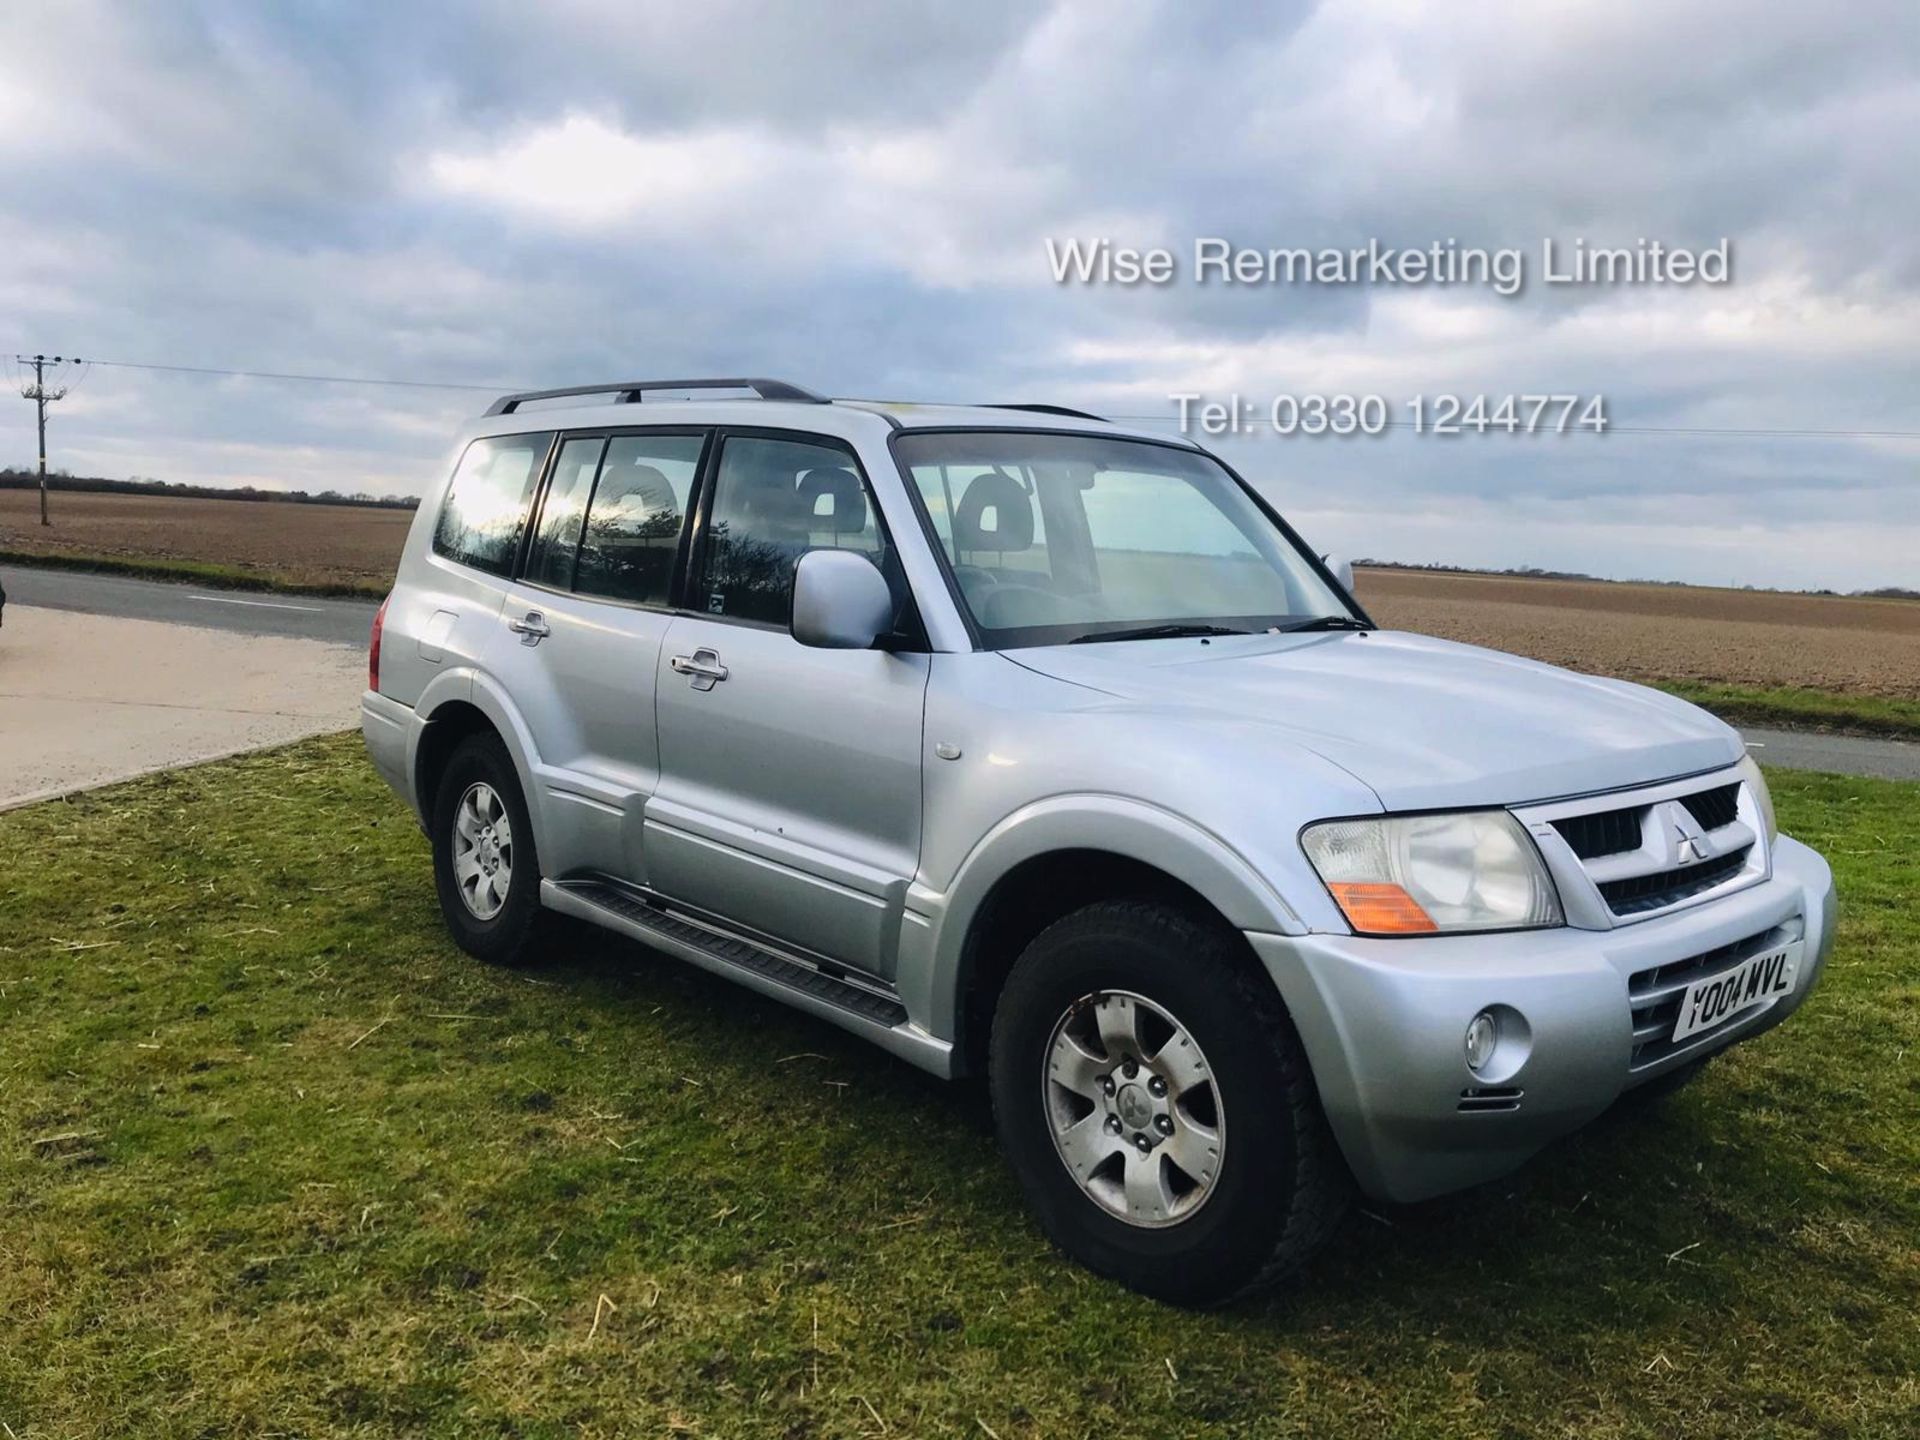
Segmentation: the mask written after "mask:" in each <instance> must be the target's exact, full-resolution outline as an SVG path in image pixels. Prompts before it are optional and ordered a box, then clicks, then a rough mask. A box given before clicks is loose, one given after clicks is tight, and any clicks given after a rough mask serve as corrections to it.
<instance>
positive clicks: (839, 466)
mask: <svg viewBox="0 0 1920 1440" xmlns="http://www.w3.org/2000/svg"><path fill="white" fill-rule="evenodd" d="M701 548H702V550H703V552H704V558H703V562H702V565H701V569H700V575H699V577H698V580H697V582H696V584H695V586H694V589H693V593H692V595H691V596H690V598H689V601H688V603H689V604H690V605H692V606H693V607H694V608H695V609H700V610H705V611H706V612H707V613H709V614H712V615H725V616H729V617H732V618H736V619H741V620H759V621H764V622H767V623H770V624H776V625H784V624H786V623H787V619H788V616H789V614H790V612H791V610H792V607H793V572H794V568H795V567H796V566H797V565H799V563H800V557H801V556H802V555H804V554H806V553H807V552H808V551H809V550H821V549H829V548H831V549H838V550H856V551H859V552H860V553H861V554H863V555H866V556H867V557H868V558H869V559H871V560H872V561H873V562H874V563H875V564H876V565H878V566H879V567H880V569H881V573H882V574H887V575H888V576H889V583H894V584H895V591H894V593H895V594H896V595H898V594H899V593H900V588H899V586H898V584H897V582H896V580H895V577H894V576H893V575H892V574H891V571H892V569H893V567H892V564H891V558H890V556H889V555H888V553H887V546H886V540H885V536H884V533H883V532H882V530H881V528H880V517H879V516H878V515H877V514H876V513H875V511H874V507H873V502H872V499H871V497H870V496H869V495H868V493H867V487H866V484H865V482H864V481H863V480H862V479H861V478H860V474H859V472H858V471H857V470H855V469H854V463H853V457H852V456H850V455H849V454H847V452H846V451H844V450H840V449H836V448H834V447H833V446H830V445H814V444H809V443H807V442H805V441H800V440H777V439H766V438H762V437H758V436H735V437H733V438H732V439H729V440H728V441H727V444H726V449H724V450H723V451H721V453H720V469H719V474H718V476H717V477H716V479H715V481H714V492H713V508H712V511H711V512H710V514H709V515H708V519H707V529H706V538H705V540H704V541H703V543H702V547H701Z"/></svg>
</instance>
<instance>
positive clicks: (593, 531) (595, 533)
mask: <svg viewBox="0 0 1920 1440" xmlns="http://www.w3.org/2000/svg"><path fill="white" fill-rule="evenodd" d="M705 446H706V437H705V436H702V435H616V436H614V437H613V438H612V439H611V440H609V441H608V442H607V451H606V458H605V459H604V460H603V461H602V462H601V465H600V479H599V481H598V483H597V484H595V485H594V487H593V499H592V500H591V501H590V502H589V503H588V505H587V519H586V525H585V528H584V529H583V530H582V532H581V536H580V565H579V569H578V571H577V573H576V574H575V577H574V589H576V590H578V591H579V592H580V593H581V594H582V595H598V596H600V597H602V598H604V599H608V600H625V601H628V602H630V603H632V604H636V605H665V604H666V603H667V602H668V599H669V598H670V596H671V594H672V590H673V565H674V560H675V558H676V557H677V556H678V555H679V553H680V532H681V530H682V529H683V528H684V527H685V525H686V519H687V497H688V496H689V495H691V494H692V493H693V477H694V473H695V472H696V471H697V470H698V469H699V468H700V452H701V450H702V449H704V448H705Z"/></svg>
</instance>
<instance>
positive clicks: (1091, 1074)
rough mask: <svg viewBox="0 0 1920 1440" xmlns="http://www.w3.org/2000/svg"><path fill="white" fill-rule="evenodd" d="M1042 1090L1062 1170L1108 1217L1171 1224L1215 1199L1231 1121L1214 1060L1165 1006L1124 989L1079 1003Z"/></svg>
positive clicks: (1059, 1030)
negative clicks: (1225, 1110) (1217, 1084)
mask: <svg viewBox="0 0 1920 1440" xmlns="http://www.w3.org/2000/svg"><path fill="white" fill-rule="evenodd" d="M1041 1091H1042V1097H1043V1101H1044V1104H1045V1114H1046V1118H1047V1122H1048V1129H1049V1131H1050V1133H1051V1134H1052V1136H1053V1143H1054V1149H1055V1150H1056V1152H1057V1153H1058V1154H1059V1156H1060V1160H1061V1163H1062V1164H1064V1165H1065V1166H1066V1167H1067V1171H1068V1173H1069V1174H1071V1175H1072V1176H1073V1178H1074V1182H1075V1183H1076V1184H1078V1185H1079V1187H1080V1189H1081V1190H1082V1191H1083V1192H1084V1193H1085V1194H1086V1195H1087V1197H1088V1198H1089V1199H1091V1200H1092V1201H1093V1202H1094V1203H1095V1204H1097V1205H1099V1206H1100V1207H1101V1208H1102V1209H1104V1210H1106V1211H1107V1212H1108V1213H1109V1214H1112V1215H1115V1216H1117V1217H1119V1218H1120V1219H1122V1220H1125V1221H1126V1222H1127V1223H1129V1224H1131V1225H1140V1226H1146V1227H1156V1226H1162V1225H1172V1224H1176V1223H1178V1222H1179V1221H1182V1220H1184V1219H1186V1218H1187V1217H1188V1216H1189V1215H1191V1214H1193V1212H1194V1211H1195V1210H1197V1209H1199V1208H1200V1206H1201V1205H1203V1204H1204V1203H1206V1200H1207V1197H1208V1196H1209V1195H1211V1194H1212V1193H1213V1189H1214V1182H1215V1180H1216V1179H1217V1178H1218V1176H1219V1173H1220V1157H1221V1155H1222V1154H1223V1153H1224V1148H1225V1143H1226V1117H1225V1114H1224V1113H1223V1111H1222V1108H1221V1104H1220V1097H1219V1094H1218V1092H1217V1090H1216V1087H1215V1085H1214V1082H1213V1071H1212V1068H1211V1067H1210V1066H1209V1065H1208V1064H1207V1059H1206V1056H1205V1055H1203V1054H1202V1053H1201V1051H1200V1047H1199V1046H1198V1045H1197V1044H1196V1043H1195V1042H1194V1040H1193V1037H1192V1036H1191V1035H1190V1034H1189V1033H1188V1031H1187V1029H1186V1027H1185V1026H1184V1025H1182V1024H1181V1023H1180V1022H1179V1020H1177V1019H1176V1018H1175V1017H1174V1016H1173V1015H1172V1014H1171V1013H1170V1012H1169V1011H1168V1010H1167V1009H1166V1008H1165V1007H1164V1006H1162V1005H1160V1004H1158V1003H1157V1002H1155V1001H1152V1000H1148V999H1147V998H1146V997H1144V996H1141V995H1135V994H1132V993H1131V992H1128V991H1119V990H1110V991H1102V992H1099V993H1096V994H1093V995H1087V996H1083V997H1082V998H1081V999H1079V1000H1077V1001H1075V1002H1074V1004H1073V1005H1072V1006H1070V1007H1069V1008H1068V1010H1067V1013H1066V1014H1065V1015H1063V1016H1062V1017H1061V1018H1060V1020H1059V1022H1058V1023H1057V1024H1055V1026H1054V1028H1053V1036H1052V1038H1051V1040H1050V1041H1049V1042H1048V1046H1047V1054H1046V1059H1045V1062H1044V1067H1043V1075H1042V1079H1041Z"/></svg>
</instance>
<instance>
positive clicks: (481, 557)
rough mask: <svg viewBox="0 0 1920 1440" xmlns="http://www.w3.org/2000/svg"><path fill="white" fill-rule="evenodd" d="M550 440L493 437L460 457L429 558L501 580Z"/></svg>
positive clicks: (547, 436)
mask: <svg viewBox="0 0 1920 1440" xmlns="http://www.w3.org/2000/svg"><path fill="white" fill-rule="evenodd" d="M552 444H553V435H552V433H551V432H546V433H542V434H537V435H495V436H490V437H488V438H486V439H484V440H476V441H474V442H473V443H472V444H471V445H469V446H468V447H467V452H466V454H464V455H462V456H461V457H460V466H459V468H458V469H457V470H455V471H454V473H453V483H452V484H451V485H449V486H448V487H447V498H446V499H445V500H444V501H443V502H442V503H441V506H440V518H439V520H438V522H437V523H436V524H435V526H434V531H433V548H434V553H435V554H438V555H444V556H446V557H447V559H449V560H455V561H458V562H459V563H460V564H462V565H471V566H473V568H474V569H476V570H485V571H487V572H488V573H489V574H493V575H506V574H508V573H509V572H511V571H512V569H513V557H514V552H515V551H516V550H517V549H518V548H519V546H520V535H521V532H522V531H523V530H524V528H525V526H526V523H527V502H528V500H529V499H530V498H531V497H532V495H533V487H534V483H535V482H536V481H537V480H538V479H539V478H540V466H541V464H542V463H543V462H544V461H545V460H546V458H547V450H548V449H549V447H551V445H552Z"/></svg>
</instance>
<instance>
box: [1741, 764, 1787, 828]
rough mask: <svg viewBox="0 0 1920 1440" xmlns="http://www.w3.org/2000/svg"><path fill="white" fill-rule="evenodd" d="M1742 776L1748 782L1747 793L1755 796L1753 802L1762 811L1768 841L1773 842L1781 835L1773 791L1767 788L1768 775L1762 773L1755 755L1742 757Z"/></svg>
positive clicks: (1762, 820) (1762, 822)
mask: <svg viewBox="0 0 1920 1440" xmlns="http://www.w3.org/2000/svg"><path fill="white" fill-rule="evenodd" d="M1740 778H1741V779H1742V780H1744V781H1746V782H1747V793H1748V794H1749V795H1751V796H1753V803H1754V805H1755V806H1757V807H1758V808H1759V811H1760V823H1761V824H1762V825H1764V826H1766V828H1767V840H1768V843H1772V842H1773V841H1774V840H1775V839H1777V838H1779V835H1780V826H1779V823H1778V822H1777V821H1775V820H1774V818H1773V793H1772V792H1771V791H1769V790H1768V789H1767V777H1766V776H1765V775H1762V774H1761V773H1760V766H1759V765H1758V764H1757V763H1755V761H1754V758H1753V756H1751V755H1743V756H1741V757H1740Z"/></svg>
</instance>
